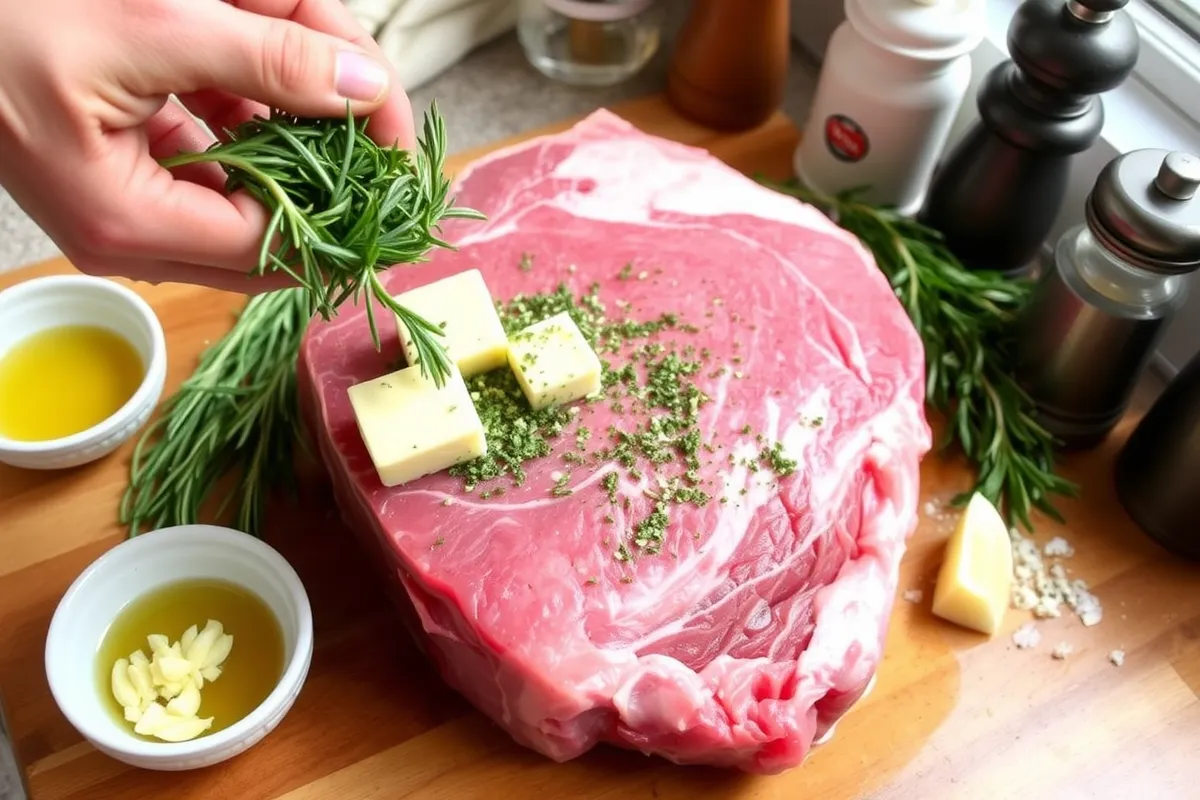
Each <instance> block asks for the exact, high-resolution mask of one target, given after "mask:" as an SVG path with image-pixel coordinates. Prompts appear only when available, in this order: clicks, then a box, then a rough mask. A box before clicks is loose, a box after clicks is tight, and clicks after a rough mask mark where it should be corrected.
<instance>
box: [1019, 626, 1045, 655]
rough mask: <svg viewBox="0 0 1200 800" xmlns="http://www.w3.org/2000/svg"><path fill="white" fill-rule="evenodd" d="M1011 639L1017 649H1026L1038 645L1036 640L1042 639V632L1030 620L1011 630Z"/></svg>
mask: <svg viewBox="0 0 1200 800" xmlns="http://www.w3.org/2000/svg"><path fill="white" fill-rule="evenodd" d="M1012 640H1013V644H1015V645H1016V646H1017V647H1018V648H1019V649H1021V650H1028V649H1029V648H1031V647H1037V646H1038V642H1040V641H1042V633H1041V631H1039V630H1038V629H1037V626H1036V625H1034V624H1033V623H1032V622H1026V623H1025V624H1024V625H1022V626H1021V627H1019V628H1017V629H1016V631H1014V632H1013V636H1012Z"/></svg>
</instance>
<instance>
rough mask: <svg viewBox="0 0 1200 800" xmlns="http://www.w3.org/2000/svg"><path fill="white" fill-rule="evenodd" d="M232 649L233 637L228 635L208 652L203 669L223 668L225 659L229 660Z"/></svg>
mask: <svg viewBox="0 0 1200 800" xmlns="http://www.w3.org/2000/svg"><path fill="white" fill-rule="evenodd" d="M232 649H233V636H231V635H230V634H228V633H226V634H224V635H223V636H221V638H219V639H217V641H216V643H214V644H213V646H212V649H211V650H209V651H208V657H207V658H206V659H204V663H203V664H201V665H200V666H201V668H204V667H219V666H221V665H222V664H223V663H225V659H227V658H229V651H230V650H232Z"/></svg>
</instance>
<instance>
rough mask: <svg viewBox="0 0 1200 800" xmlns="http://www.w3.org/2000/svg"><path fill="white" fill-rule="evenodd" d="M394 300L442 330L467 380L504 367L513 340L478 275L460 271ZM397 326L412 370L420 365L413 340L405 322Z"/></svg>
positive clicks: (440, 339)
mask: <svg viewBox="0 0 1200 800" xmlns="http://www.w3.org/2000/svg"><path fill="white" fill-rule="evenodd" d="M395 299H396V302H397V303H399V304H400V305H402V306H403V307H405V308H406V309H408V310H409V311H412V312H413V313H415V314H417V315H419V316H421V317H422V318H424V319H425V320H427V321H429V322H430V323H432V324H434V325H437V326H439V327H440V328H441V329H442V331H443V333H444V334H445V335H444V336H439V337H435V338H436V340H437V341H438V342H439V343H441V345H442V346H443V347H445V348H446V355H447V356H449V357H450V360H451V361H453V362H454V365H455V366H456V367H458V371H459V372H461V373H462V375H463V377H464V378H470V377H471V376H473V375H478V374H480V373H483V372H488V371H489V370H493V369H496V368H498V367H502V366H504V363H505V359H506V358H507V356H508V338H507V337H506V336H505V335H504V326H503V325H501V324H500V317H499V315H498V314H497V313H496V306H495V304H494V302H493V301H492V295H491V292H489V291H488V288H487V284H486V283H484V281H483V275H482V274H481V273H480V272H479V270H477V269H469V270H467V271H466V272H459V273H458V274H456V275H451V276H449V277H447V278H442V279H441V280H440V281H434V282H433V283H429V284H426V285H424V286H420V287H418V288H416V289H412V290H410V291H407V292H404V293H403V294H399V295H396V298H395ZM396 325H397V329H398V330H399V332H400V346H401V347H402V348H403V349H404V357H405V359H406V360H407V362H408V365H409V366H410V367H411V366H416V365H417V352H416V348H415V347H413V342H412V336H411V335H410V333H409V331H408V328H407V327H406V326H405V325H404V323H403V322H400V321H399V320H396Z"/></svg>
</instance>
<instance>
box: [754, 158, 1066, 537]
mask: <svg viewBox="0 0 1200 800" xmlns="http://www.w3.org/2000/svg"><path fill="white" fill-rule="evenodd" d="M759 180H760V181H761V182H762V183H764V184H765V185H767V186H770V187H771V188H773V189H775V190H777V191H780V192H783V193H785V194H789V195H791V196H793V197H796V198H799V199H800V200H803V201H804V202H806V203H810V204H811V205H814V206H816V207H817V208H820V209H821V210H822V211H824V212H825V213H826V214H828V215H829V216H830V217H831V218H832V219H833V220H834V221H835V222H836V223H837V224H838V225H839V226H841V227H842V228H844V229H845V230H847V231H849V232H850V233H852V234H854V235H855V236H857V237H858V238H859V240H861V241H862V242H863V244H864V245H865V246H866V247H867V249H869V250H870V251H871V253H872V254H873V255H874V256H875V263H876V264H877V265H878V266H879V269H880V270H882V271H883V273H884V275H886V276H887V278H888V281H889V282H890V283H891V286H892V290H893V291H894V292H895V294H896V297H897V298H898V299H899V300H900V302H901V304H902V305H903V306H904V309H905V311H906V312H907V313H908V316H909V318H910V319H911V320H912V322H913V326H914V327H915V328H916V329H917V332H918V334H919V335H920V337H921V342H922V343H923V345H924V348H925V369H926V380H925V395H926V401H927V402H928V403H929V405H930V406H931V407H933V408H934V409H935V410H937V411H938V412H940V413H942V414H944V415H945V416H946V418H947V425H946V428H945V433H944V436H943V438H942V441H941V443H940V447H941V449H945V448H947V447H949V446H951V445H953V444H957V445H958V446H959V448H960V449H961V450H962V452H963V453H964V454H965V455H966V456H967V458H968V459H969V460H970V461H971V462H972V464H974V466H975V467H976V469H977V476H976V483H975V486H974V490H975V491H978V492H980V493H981V494H983V495H984V496H985V497H987V498H988V500H990V501H991V502H992V503H994V504H996V505H997V506H1000V507H1001V508H1003V509H1004V513H1005V517H1006V520H1007V522H1008V523H1009V524H1010V525H1013V524H1016V523H1017V522H1020V523H1021V524H1022V525H1024V526H1025V528H1027V529H1029V530H1032V529H1033V524H1032V521H1031V518H1030V517H1031V512H1032V511H1033V509H1037V510H1039V511H1041V512H1042V513H1044V514H1046V515H1047V516H1049V517H1051V518H1052V519H1055V520H1058V521H1062V514H1061V513H1060V512H1059V511H1058V509H1057V508H1056V507H1055V506H1054V503H1053V502H1052V497H1053V496H1055V495H1057V496H1060V497H1073V496H1075V495H1077V493H1078V487H1077V486H1075V484H1073V483H1071V482H1070V481H1068V480H1066V479H1065V478H1063V477H1061V476H1059V475H1057V474H1056V473H1055V467H1054V446H1055V444H1056V443H1057V442H1056V441H1055V439H1054V437H1053V436H1052V435H1051V434H1050V433H1049V432H1048V431H1046V429H1045V428H1043V427H1042V426H1041V425H1039V424H1038V423H1037V422H1036V421H1035V420H1034V418H1033V402H1032V401H1031V400H1030V399H1029V396H1028V395H1027V394H1026V393H1025V391H1024V390H1023V389H1022V388H1021V387H1020V385H1019V384H1018V383H1017V382H1016V380H1015V379H1014V378H1013V369H1012V364H1013V355H1012V348H1013V341H1012V325H1011V323H1012V321H1013V320H1014V318H1015V315H1016V313H1017V312H1018V311H1019V310H1020V308H1021V306H1022V305H1023V304H1024V302H1025V301H1026V299H1027V297H1028V296H1029V291H1030V288H1031V284H1030V283H1029V282H1028V281H1024V280H1014V279H1009V278H1006V277H1004V276H1003V275H1001V274H1000V273H997V272H983V271H971V270H967V269H966V268H964V267H963V266H962V264H961V263H960V262H959V261H958V259H957V258H955V256H954V255H953V254H952V253H951V252H950V251H949V250H948V249H947V248H946V247H945V245H944V244H943V243H942V238H941V236H940V235H939V234H938V233H937V232H936V231H934V230H932V229H930V228H928V227H926V226H924V225H921V224H920V223H918V222H916V221H914V220H911V219H908V218H907V217H904V216H902V215H900V214H898V213H896V212H895V211H894V210H892V209H889V208H881V207H877V206H872V205H868V204H866V203H864V202H861V201H859V200H858V199H856V196H857V194H858V192H857V191H850V192H844V193H842V194H839V195H838V196H836V197H830V196H828V195H824V194H821V193H819V192H815V191H812V190H810V189H808V188H806V187H804V186H802V185H801V184H799V183H798V182H795V181H792V182H789V183H783V184H780V183H773V182H770V181H766V180H763V179H762V178H760V179H759ZM970 494H971V493H970V492H968V493H964V494H961V495H959V496H958V497H956V498H955V499H954V501H955V503H956V504H959V505H961V504H962V503H963V502H965V501H966V500H967V499H968V498H969V496H970Z"/></svg>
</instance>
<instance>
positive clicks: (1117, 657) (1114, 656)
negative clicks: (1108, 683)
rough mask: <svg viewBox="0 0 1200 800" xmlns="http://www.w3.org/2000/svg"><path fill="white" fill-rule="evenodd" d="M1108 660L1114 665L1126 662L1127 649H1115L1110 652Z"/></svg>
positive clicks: (1117, 665)
mask: <svg viewBox="0 0 1200 800" xmlns="http://www.w3.org/2000/svg"><path fill="white" fill-rule="evenodd" d="M1108 660H1109V661H1111V662H1112V664H1113V666H1114V667H1119V666H1121V665H1122V664H1124V663H1125V651H1124V650H1113V651H1112V652H1111V653H1109V654H1108Z"/></svg>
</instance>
